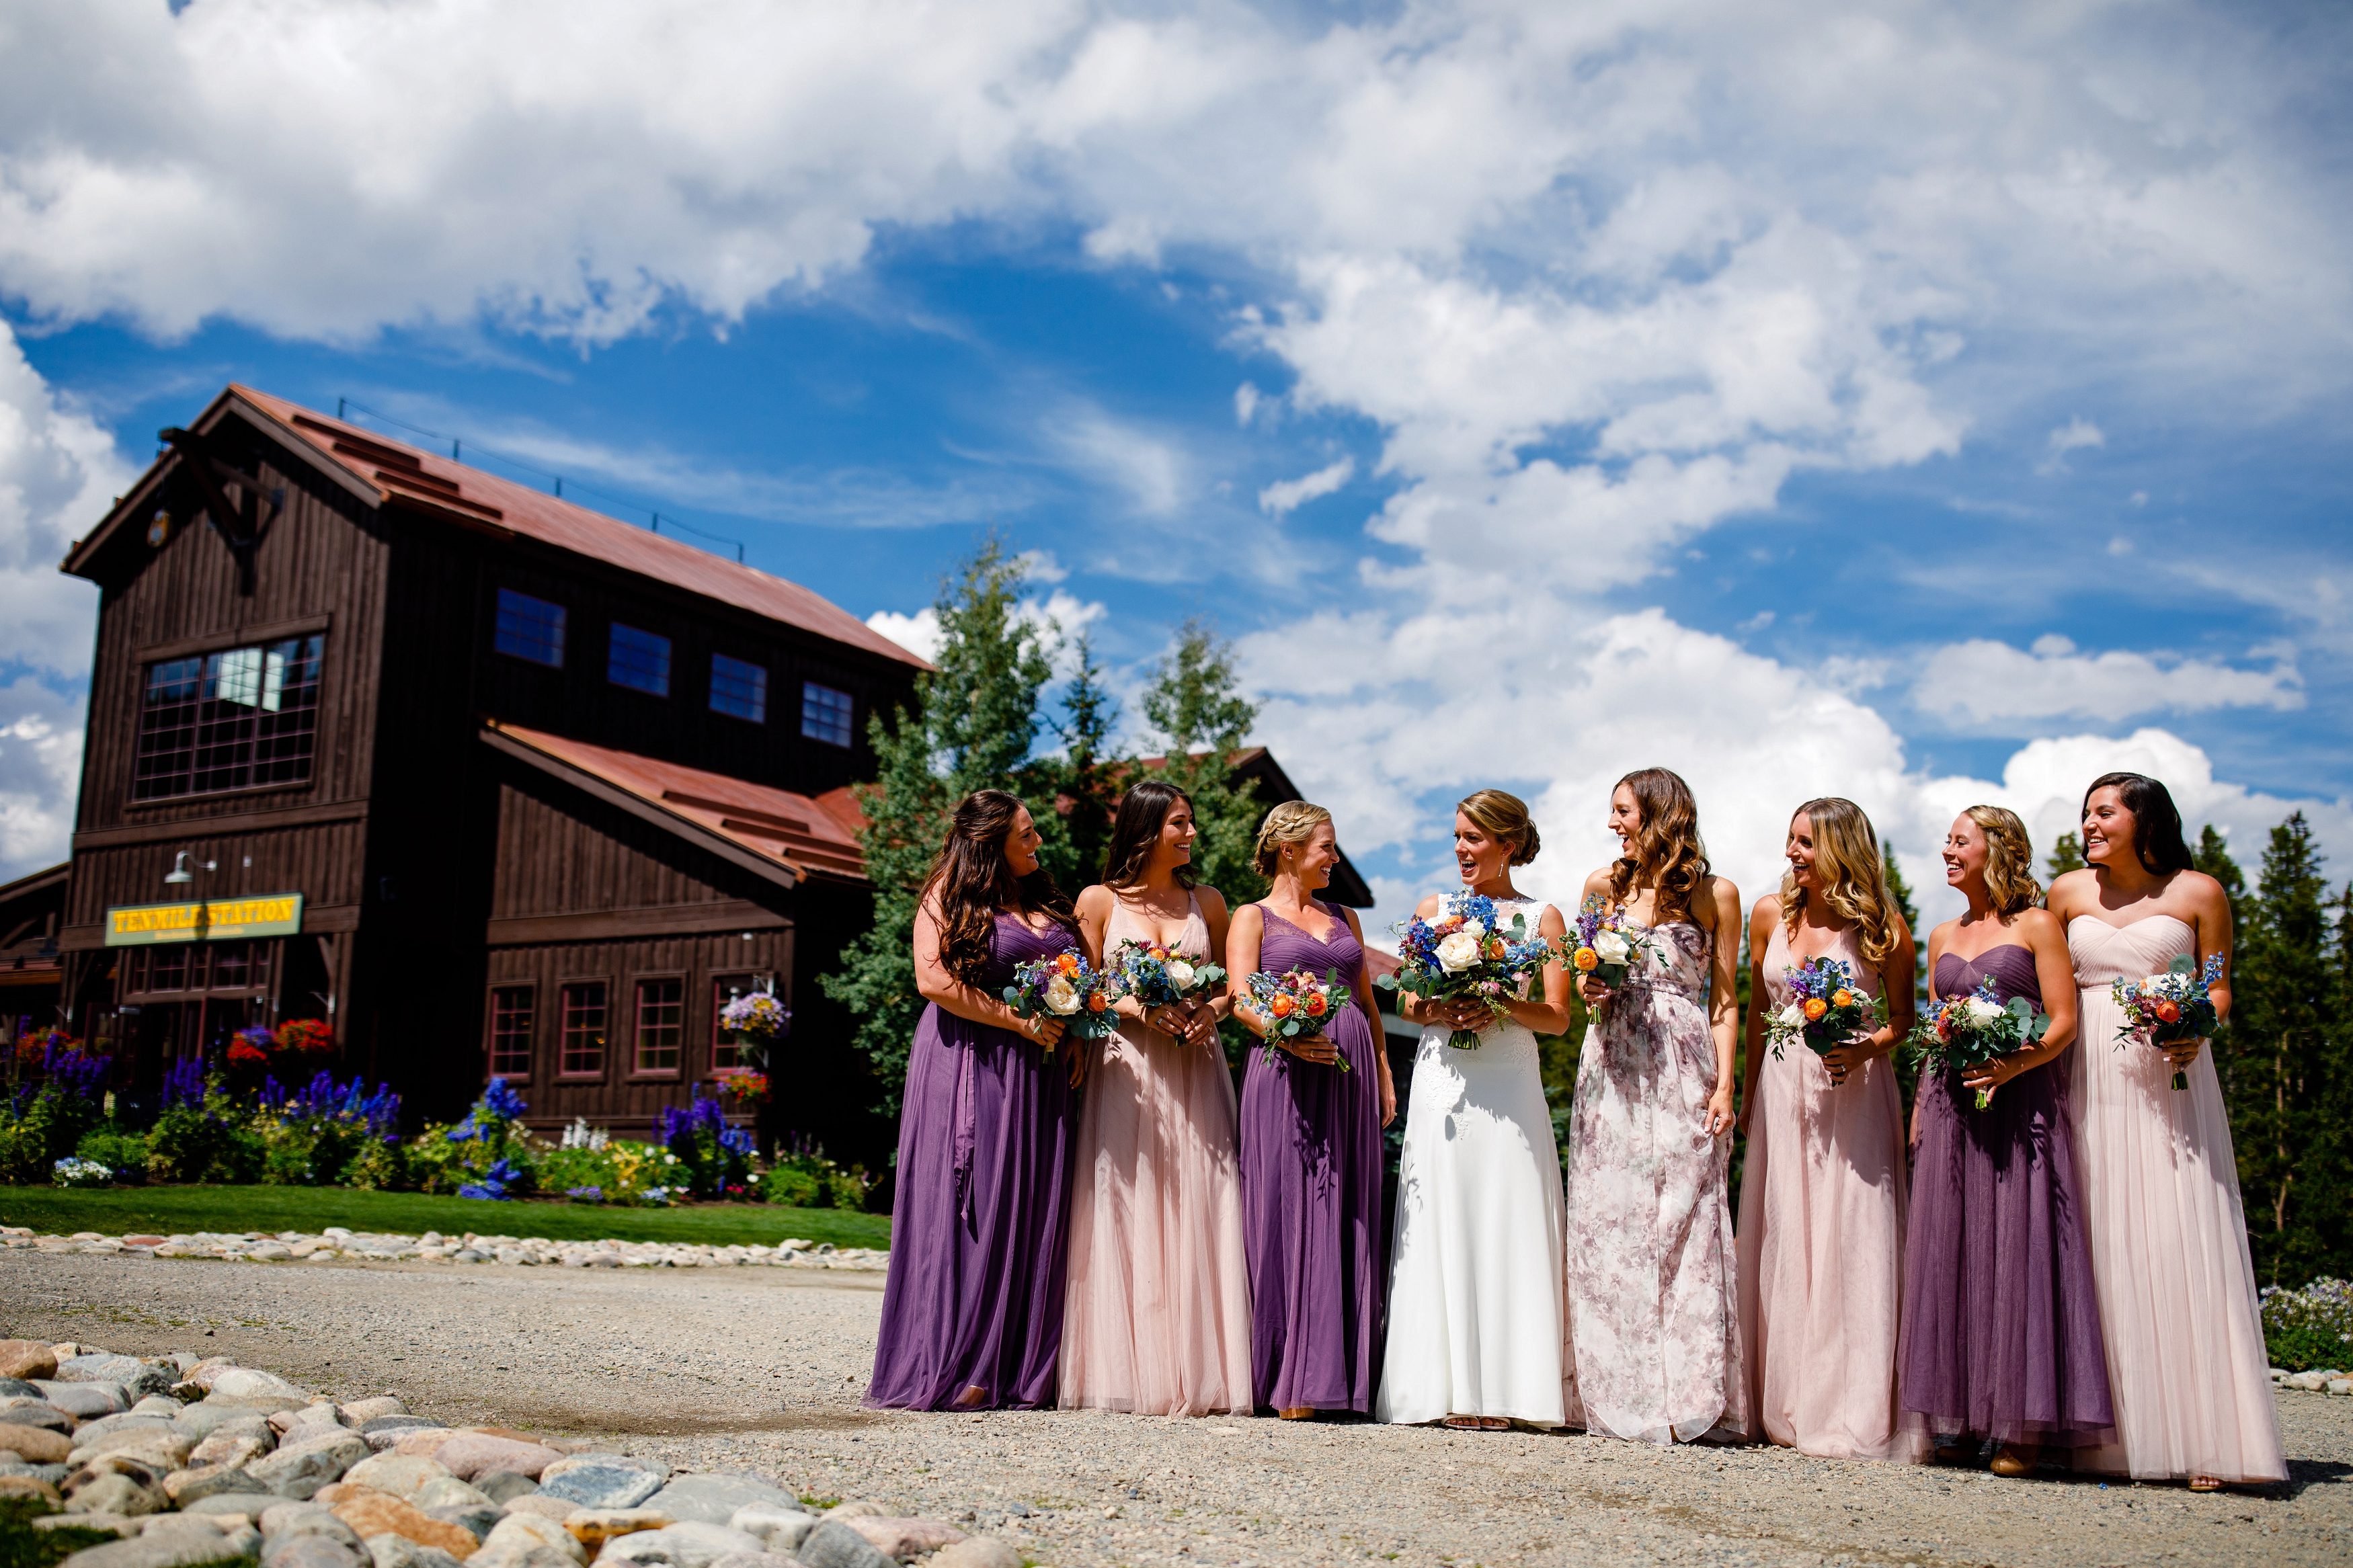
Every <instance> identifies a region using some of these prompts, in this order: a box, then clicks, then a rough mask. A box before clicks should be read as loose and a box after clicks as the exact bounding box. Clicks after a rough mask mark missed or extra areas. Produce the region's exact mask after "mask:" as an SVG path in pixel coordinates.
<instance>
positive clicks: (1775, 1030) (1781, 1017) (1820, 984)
mask: <svg viewBox="0 0 2353 1568" xmlns="http://www.w3.org/2000/svg"><path fill="white" fill-rule="evenodd" d="M1781 975H1782V979H1783V982H1784V984H1786V985H1787V987H1788V993H1789V1000H1788V1002H1787V1003H1786V1004H1784V1005H1783V1006H1782V1008H1781V1010H1780V1011H1779V1012H1778V1013H1776V1014H1774V1015H1773V1016H1771V1017H1770V1018H1768V1019H1767V1020H1766V1024H1765V1033H1766V1037H1767V1039H1768V1040H1770V1041H1771V1042H1772V1045H1773V1059H1774V1060H1775V1061H1778V1060H1780V1059H1781V1047H1784V1046H1786V1045H1788V1043H1789V1042H1791V1041H1792V1040H1799V1041H1803V1042H1804V1044H1805V1047H1806V1048H1807V1049H1808V1050H1810V1051H1812V1052H1813V1053H1814V1054H1815V1055H1816V1056H1827V1055H1828V1054H1829V1053H1831V1051H1834V1050H1836V1049H1838V1048H1839V1047H1841V1046H1842V1045H1844V1044H1846V1043H1847V1042H1848V1041H1849V1040H1851V1039H1852V1038H1853V1037H1855V1036H1856V1035H1858V1034H1863V1033H1867V1032H1868V1031H1870V1030H1872V1029H1875V1028H1877V1027H1878V1026H1880V1024H1881V1023H1883V1021H1884V1020H1885V1017H1886V1015H1885V1013H1884V1012H1883V1010H1882V1009H1881V1006H1880V1002H1879V998H1878V997H1876V996H1873V995H1872V994H1869V993H1868V992H1866V991H1864V990H1863V989H1862V985H1861V984H1859V983H1858V982H1857V981H1856V980H1855V978H1854V971H1853V970H1852V969H1850V968H1849V967H1848V966H1847V962H1846V960H1844V959H1842V958H1828V957H1818V958H1809V959H1807V960H1806V961H1805V962H1804V963H1797V964H1792V965H1790V966H1788V968H1785V969H1784V970H1782V971H1781Z"/></svg>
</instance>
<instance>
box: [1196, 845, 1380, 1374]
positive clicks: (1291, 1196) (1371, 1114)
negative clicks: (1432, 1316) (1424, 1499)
mask: <svg viewBox="0 0 2353 1568" xmlns="http://www.w3.org/2000/svg"><path fill="white" fill-rule="evenodd" d="M1339 860H1340V848H1339V845H1338V842H1337V840H1336V839H1335V836H1334V833H1333V828H1332V814H1331V813H1330V812H1328V811H1325V810H1324V808H1323V807H1322V806H1320V805H1308V804H1307V803H1306V802H1305V801H1296V800H1295V801H1291V802H1287V803H1286V804H1284V805H1278V806H1276V807H1275V808H1274V809H1273V810H1272V811H1271V812H1269V813H1268V814H1267V817H1266V822H1265V824H1264V825H1263V826H1261V827H1260V828H1259V835H1258V869H1259V872H1260V874H1261V876H1267V877H1271V878H1272V879H1273V880H1274V886H1273V887H1272V888H1271V889H1269V890H1268V892H1267V896H1266V897H1265V899H1263V900H1261V901H1260V902H1258V903H1255V904H1244V905H1243V906H1242V907H1241V908H1240V909H1239V910H1235V911H1234V920H1233V926H1232V929H1231V930H1230V931H1229V933H1228V935H1227V937H1226V970H1227V973H1229V974H1231V975H1232V976H1233V987H1234V995H1235V997H1236V1002H1235V1005H1234V1016H1235V1017H1236V1018H1237V1019H1239V1020H1240V1022H1241V1023H1242V1024H1243V1025H1244V1026H1247V1027H1248V1028H1249V1029H1250V1032H1251V1033H1253V1034H1256V1035H1259V1036H1261V1037H1264V1035H1265V1033H1266V1031H1267V1030H1268V1029H1269V1027H1270V1026H1271V1019H1269V1018H1267V1017H1266V1016H1265V1015H1263V1014H1262V1013H1261V1012H1260V1011H1259V1010H1258V1009H1257V1008H1256V1007H1254V1006H1252V1005H1250V1002H1249V1001H1248V1000H1247V998H1248V994H1249V991H1248V984H1249V979H1250V975H1251V974H1253V973H1261V972H1267V973H1278V974H1279V973H1282V972H1283V971H1284V970H1287V969H1293V968H1299V969H1304V970H1308V971H1310V972H1311V973H1316V974H1322V973H1324V972H1325V971H1326V970H1332V969H1336V970H1338V971H1339V972H1340V978H1341V980H1342V982H1343V983H1345V984H1346V985H1347V986H1348V987H1349V989H1350V990H1351V991H1352V992H1354V993H1355V996H1356V1005H1355V1006H1352V1007H1349V1008H1347V1009H1345V1011H1343V1012H1342V1013H1340V1014H1339V1016H1337V1017H1335V1018H1334V1019H1333V1021H1332V1024H1331V1026H1330V1028H1328V1029H1327V1030H1326V1031H1325V1032H1324V1034H1321V1035H1306V1036H1302V1037H1299V1038H1298V1039H1295V1040H1282V1039H1281V1038H1280V1037H1277V1038H1276V1039H1275V1040H1274V1042H1273V1043H1272V1047H1271V1050H1270V1049H1269V1048H1268V1047H1261V1046H1253V1047H1251V1049H1250V1062H1249V1066H1248V1067H1247V1068H1244V1073H1243V1078H1242V1102H1241V1178H1242V1240H1243V1247H1244V1248H1245V1250H1246V1252H1247V1253H1248V1256H1249V1259H1250V1372H1251V1381H1252V1383H1253V1384H1254V1385H1255V1387H1256V1392H1257V1403H1258V1405H1259V1406H1260V1407H1261V1408H1264V1407H1266V1406H1269V1405H1271V1406H1272V1407H1273V1408H1274V1409H1275V1411H1276V1412H1277V1413H1278V1414H1280V1415H1282V1418H1283V1419H1284V1420H1286V1421H1303V1420H1309V1419H1313V1418H1314V1415H1315V1413H1316V1412H1317V1411H1319V1410H1354V1411H1356V1412H1357V1413H1359V1414H1366V1413H1369V1412H1370V1411H1371V1409H1372V1404H1373V1381H1374V1378H1375V1376H1376V1374H1377V1369H1378V1368H1379V1366H1380V1364H1381V1346H1380V1336H1381V1298H1382V1293H1383V1291H1382V1287H1383V1283H1384V1281H1383V1279H1382V1278H1381V1275H1382V1269H1381V1237H1382V1234H1383V1233H1382V1228H1381V1175H1382V1160H1381V1129H1382V1128H1384V1127H1386V1126H1388V1124H1389V1122H1390V1121H1392V1120H1393V1119H1394V1118H1395V1117H1396V1115H1397V1088H1396V1085H1395V1084H1393V1083H1392V1082H1391V1081H1390V1079H1389V1061H1388V1052H1387V1051H1385V1050H1383V1049H1381V1047H1380V1042H1379V1037H1378V1036H1377V1034H1376V1033H1375V1032H1374V1030H1375V1025H1374V1023H1373V1022H1372V1021H1373V1020H1375V1019H1377V1018H1378V1017H1379V1016H1380V1008H1379V1005H1378V1004H1377V1002H1376V1001H1375V1000H1374V997H1373V987H1372V982H1371V980H1370V978H1369V977H1368V976H1367V975H1366V973H1365V950H1364V947H1363V945H1362V937H1361V935H1360V933H1359V932H1358V931H1357V929H1356V914H1355V912H1354V911H1353V910H1345V909H1342V908H1339V907H1337V906H1335V905H1333V904H1327V903H1325V902H1324V901H1323V900H1320V899H1318V898H1316V897H1315V896H1314V894H1315V890H1316V889H1319V888H1321V887H1323V886H1324V884H1325V883H1327V882H1329V881H1330V880H1331V879H1332V868H1333V867H1334V866H1335V865H1337V864H1339ZM1343 1060H1345V1062H1346V1063H1347V1070H1346V1071H1345V1072H1344V1071H1342V1070H1341V1068H1340V1067H1339V1065H1338V1064H1339V1063H1340V1062H1341V1061H1343Z"/></svg>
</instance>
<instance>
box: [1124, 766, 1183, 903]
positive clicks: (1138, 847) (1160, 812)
mask: <svg viewBox="0 0 2353 1568" xmlns="http://www.w3.org/2000/svg"><path fill="white" fill-rule="evenodd" d="M1180 801H1181V802H1183V803H1184V805H1185V806H1186V808H1187V810H1190V809H1191V807H1192V805H1193V797H1192V796H1191V795H1187V794H1186V793H1185V792H1184V791H1183V790H1181V789H1178V788H1177V787H1176V785H1175V784H1169V783H1167V782H1166V780H1163V779H1145V781H1144V782H1143V783H1141V784H1135V785H1134V786H1132V787H1131V788H1130V789H1129V790H1128V792H1127V793H1126V794H1125V795H1121V796H1120V797H1119V812H1118V814H1117V815H1116V816H1113V818H1112V823H1111V847H1110V848H1108V849H1106V850H1104V851H1103V886H1104V887H1106V888H1110V889H1113V890H1114V891H1116V890H1117V889H1121V888H1134V887H1138V886H1141V885H1142V884H1143V881H1144V868H1145V867H1146V866H1149V865H1150V864H1152V851H1153V850H1154V849H1155V848H1157V847H1159V844H1160V830H1161V829H1162V828H1164V827H1166V826H1168V814H1169V813H1170V812H1172V811H1174V810H1176V806H1177V803H1178V802H1180ZM1199 880H1200V873H1199V872H1198V871H1197V870H1195V869H1194V868H1193V863H1192V862H1191V861H1190V860H1187V861H1185V862H1183V863H1182V864H1180V865H1178V866H1177V868H1176V885H1177V886H1178V887H1180V888H1182V889H1185V890H1186V891H1187V892H1188V893H1189V892H1191V891H1192V890H1193V887H1194V884H1195V883H1197V882H1198V881H1199Z"/></svg>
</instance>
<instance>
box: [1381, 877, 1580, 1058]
mask: <svg viewBox="0 0 2353 1568" xmlns="http://www.w3.org/2000/svg"><path fill="white" fill-rule="evenodd" d="M1495 924H1496V914H1495V900H1493V899H1491V898H1488V897H1487V896H1486V895H1485V894H1484V893H1474V892H1472V891H1471V890H1470V889H1467V888H1464V889H1457V890H1455V891H1454V892H1452V893H1451V894H1449V895H1448V896H1447V900H1446V904H1445V907H1444V908H1443V909H1442V910H1440V912H1439V913H1438V915H1437V916H1436V917H1435V918H1433V919H1430V920H1424V919H1423V918H1421V917H1420V916H1419V915H1416V916H1414V917H1413V918H1412V919H1410V920H1409V921H1406V922H1405V923H1403V924H1402V925H1400V926H1398V927H1396V928H1394V929H1395V930H1396V931H1397V933H1398V973H1395V974H1384V975H1382V976H1381V977H1380V978H1379V979H1377V980H1376V981H1374V982H1373V984H1376V985H1378V986H1379V987H1381V988H1382V989H1383V990H1385V991H1402V992H1407V993H1410V994H1413V995H1416V996H1419V997H1421V998H1422V999H1423V1000H1425V1001H1436V1000H1441V999H1446V1000H1452V999H1459V998H1463V997H1469V998H1473V999H1476V1000H1478V1001H1481V1002H1483V1003H1485V1004H1486V1005H1487V1007H1488V1009H1489V1011H1490V1012H1491V1013H1493V1015H1495V1016H1502V1014H1503V1011H1504V1000H1505V998H1507V997H1509V996H1511V995H1513V994H1516V993H1517V991H1518V990H1519V987H1520V985H1521V984H1522V983H1523V982H1524V981H1525V979H1526V978H1527V977H1528V976H1529V975H1531V974H1533V973H1535V972H1536V971H1538V970H1540V969H1542V968H1543V967H1544V966H1545V964H1546V963H1547V962H1549V961H1550V959H1551V958H1552V944H1551V943H1550V942H1546V940H1545V939H1544V938H1543V937H1542V936H1540V935H1538V934H1536V933H1535V932H1534V931H1530V930H1529V929H1528V918H1527V916H1526V915H1525V914H1522V913H1518V912H1516V911H1515V912H1514V914H1513V916H1512V923H1511V926H1510V928H1509V929H1508V930H1504V931H1498V930H1496V929H1495ZM1446 1043H1447V1044H1448V1045H1450V1046H1451V1047H1454V1048H1455V1049H1457V1050H1465V1051H1467V1050H1475V1049H1476V1048H1477V1047H1478V1045H1479V1032H1478V1031H1477V1030H1476V1029H1456V1030H1454V1031H1452V1032H1451V1033H1450V1034H1449V1035H1448V1036H1447V1037H1446Z"/></svg>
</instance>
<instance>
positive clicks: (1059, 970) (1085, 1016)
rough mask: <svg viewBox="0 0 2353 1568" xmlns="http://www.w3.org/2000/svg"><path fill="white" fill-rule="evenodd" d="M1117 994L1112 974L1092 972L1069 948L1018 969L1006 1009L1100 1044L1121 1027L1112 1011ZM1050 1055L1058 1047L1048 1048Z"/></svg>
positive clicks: (1074, 951)
mask: <svg viewBox="0 0 2353 1568" xmlns="http://www.w3.org/2000/svg"><path fill="white" fill-rule="evenodd" d="M1113 994H1114V993H1113V988H1112V976H1111V975H1110V973H1107V972H1106V971H1103V970H1100V969H1095V968H1092V967H1091V966H1090V965H1089V964H1088V963H1087V961H1086V958H1085V956H1084V955H1082V953H1081V952H1079V951H1078V950H1077V949H1076V948H1065V949H1064V950H1063V951H1062V952H1061V953H1060V956H1058V957H1054V958H1039V959H1034V960H1032V961H1031V962H1029V963H1025V964H1023V965H1021V967H1020V968H1018V969H1016V970H1015V971H1014V972H1013V984H1010V985H1008V986H1007V987H1006V988H1005V1005H1007V1006H1008V1007H1010V1008H1012V1009H1013V1011H1014V1013H1015V1015H1016V1016H1018V1017H1023V1018H1036V1017H1039V1016H1044V1017H1049V1018H1060V1020H1061V1021H1062V1025H1063V1028H1064V1032H1065V1033H1067V1034H1069V1035H1070V1036H1071V1037H1072V1038H1074V1039H1081V1040H1100V1039H1102V1038H1103V1037H1104V1036H1105V1035H1108V1034H1110V1033H1111V1032H1112V1031H1113V1029H1115V1028H1117V1027H1118V1026H1119V1018H1118V1016H1117V1015H1115V1014H1113V1012H1112V1010H1111V1004H1112V997H1113ZM1046 1054H1047V1055H1048V1056H1052V1055H1053V1054H1054V1047H1052V1046H1048V1047H1046Z"/></svg>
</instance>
